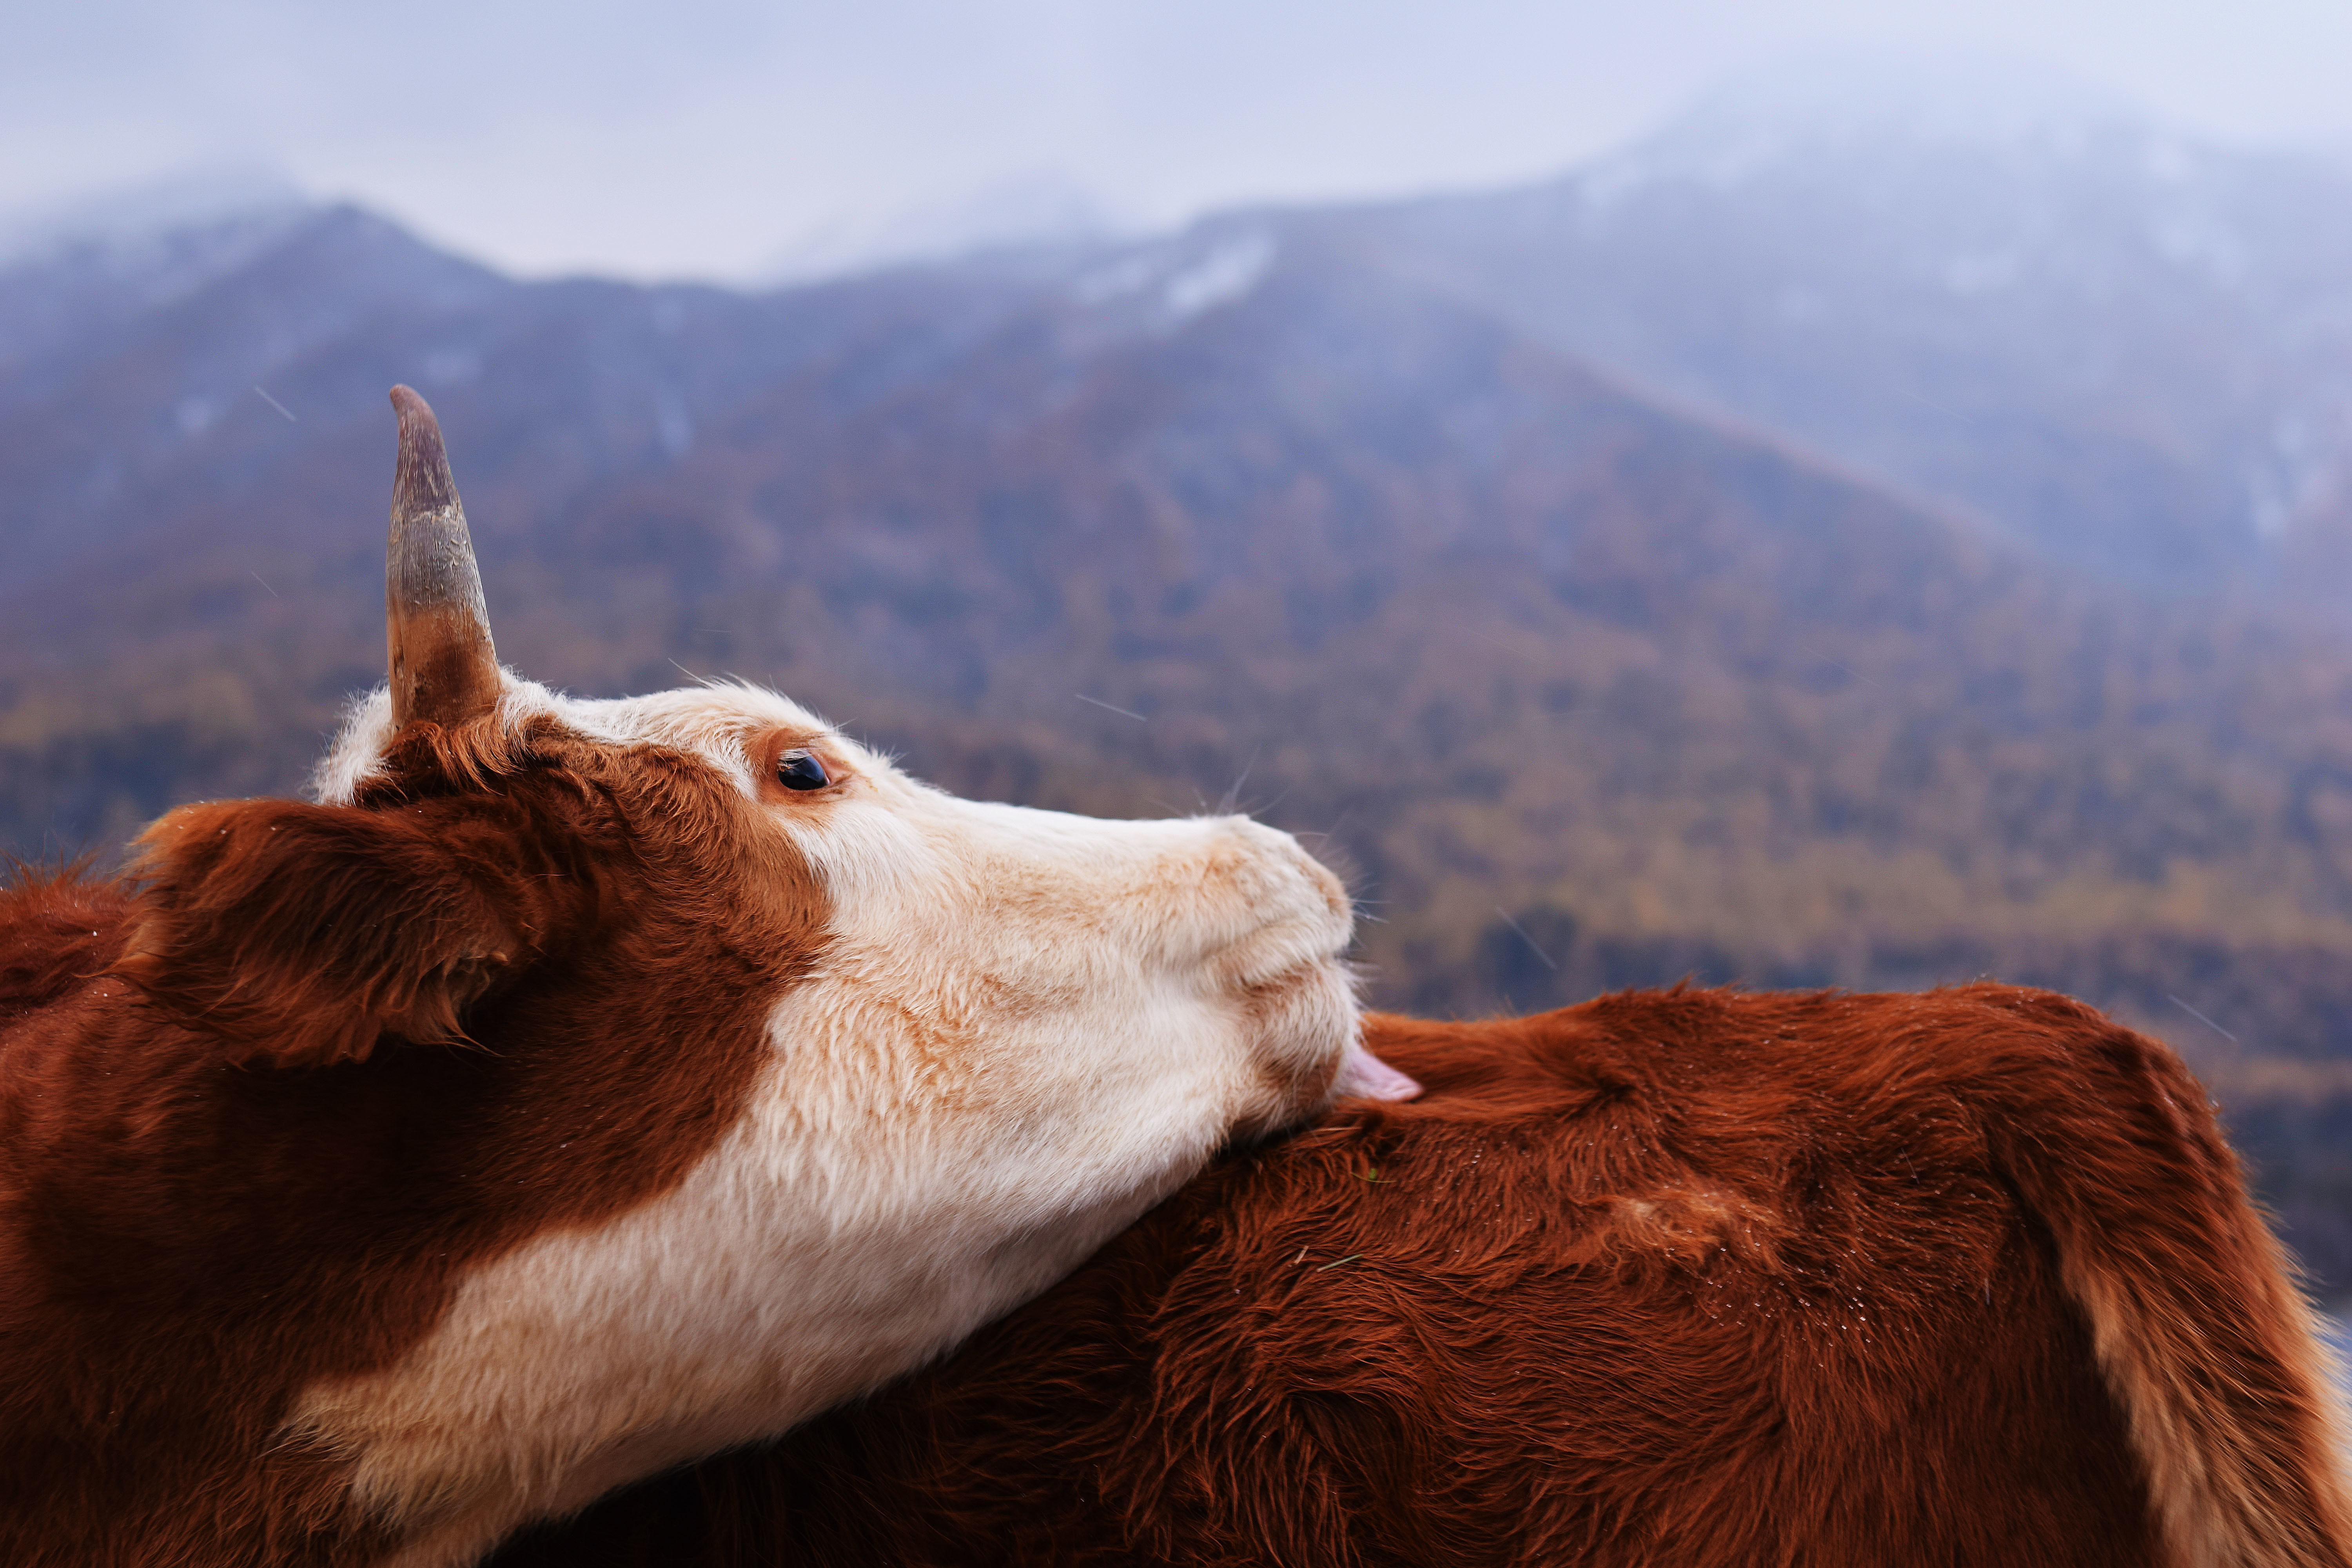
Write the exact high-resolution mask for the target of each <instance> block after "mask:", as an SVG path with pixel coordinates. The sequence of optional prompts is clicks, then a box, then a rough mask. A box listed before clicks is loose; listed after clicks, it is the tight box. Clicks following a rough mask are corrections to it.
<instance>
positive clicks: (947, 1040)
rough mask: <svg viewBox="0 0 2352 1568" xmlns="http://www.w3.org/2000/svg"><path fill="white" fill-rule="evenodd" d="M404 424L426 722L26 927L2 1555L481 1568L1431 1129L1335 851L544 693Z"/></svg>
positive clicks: (689, 705)
mask: <svg viewBox="0 0 2352 1568" xmlns="http://www.w3.org/2000/svg"><path fill="white" fill-rule="evenodd" d="M393 403H394V409H395V412H396V416H397V422H398V430H399V453H398V460H397V467H396V470H395V479H394V502H393V511H392V531H391V538H390V543H389V546H388V552H387V576H386V590H385V594H386V611H387V617H386V625H387V634H386V636H387V650H388V666H389V678H388V680H387V683H386V685H385V686H384V687H383V688H382V689H378V690H376V691H375V692H374V693H373V695H371V696H368V697H366V698H365V699H364V700H360V701H358V702H357V703H356V704H355V706H354V707H353V708H352V710H351V712H350V714H349V716H348V719H347V721H346V722H345V723H344V725H343V727H342V730H341V734H340V736H339V737H338V738H337V739H336V740H335V742H333V744H332V747H331V751H330V752H329V753H328V755H327V757H326V758H325V760H324V762H323V763H321V765H320V769H319V772H318V775H317V780H316V792H315V793H316V798H315V799H314V800H311V801H307V802H305V801H292V800H238V801H226V802H213V803H207V804H200V805H186V806H183V807H180V808H178V809H176V810H173V811H172V812H171V813H169V814H168V815H166V816H163V818H161V819H160V820H159V821H157V822H156V823H155V824H154V825H153V826H152V827H151V828H149V829H148V830H147V831H146V832H145V834H144V835H143V836H142V837H141V838H140V840H139V841H138V844H137V845H136V846H135V855H134V858H133V860H132V862H131V867H130V869H129V872H128V874H127V875H126V876H124V877H120V878H116V877H102V876H96V875H91V874H89V873H87V872H83V871H68V872H65V873H62V874H33V873H29V872H24V871H23V870H22V868H19V871H20V874H19V875H17V876H16V877H15V878H14V879H13V883H12V886H11V887H10V888H9V889H7V890H6V891H5V893H0V1563H8V1564H10V1565H12V1568H67V1565H71V1568H210V1565H215V1564H218V1565H222V1568H228V1565H235V1568H293V1565H297V1564H300V1565H308V1568H325V1565H330V1564H331V1565H334V1568H362V1565H365V1568H446V1565H453V1564H458V1563H471V1562H473V1561H476V1560H477V1559H478V1557H479V1556H480V1554H481V1553H482V1552H485V1551H486V1550H488V1548H489V1547H490V1546H491V1545H492V1544H493V1543H494V1542H496V1541H498V1540H499V1538H500V1537H501V1536H502V1535H504V1534H505V1533H507V1532H508V1531H510V1530H511V1529H512V1528H514V1527H515V1526H516V1525H518V1524H520V1523H521V1522H524V1521H530V1520H532V1519H536V1518H541V1517H544V1516H547V1515H550V1514H555V1513H561V1512H562V1511H565V1510H572V1509H576V1508H578V1507H579V1506H580V1505H582V1504H583V1503H585V1502H587V1501H588V1500H591V1499H592V1498H594V1497H596V1496H598V1495H599V1494H601V1493H603V1492H604V1491H606V1490H608V1489H611V1488H613V1487H614V1486H617V1485H619V1484H622V1483H624V1482H627V1481H631V1480H634V1479H637V1478H639V1477H642V1476H646V1475H649V1474H652V1473H655V1472H656V1471H659V1470H662V1469H663V1468H666V1467H669V1466H673V1465H675V1464H677V1463H678V1462H680V1461H682V1460H686V1459H689V1458H694V1457H696V1456H698V1455H701V1454H706V1453H709V1452H713V1451H716V1450H719V1449H721V1448H725V1447H730V1446H732V1445H738V1444H741V1443H743V1442H746V1441H748V1440H751V1439H753V1438H758V1437H761V1436H768V1435H771V1434H772V1433H775V1432H778V1431H781V1430H782V1429H784V1428H786V1427H788V1426H792V1425H793V1423H795V1422H797V1421H801V1420H803V1419H804V1418H806V1417H808V1416H809V1415H813V1414H814V1413H816V1412H818V1411H820V1410H822V1409H824V1407H826V1406H828V1405H832V1404H834V1403H835V1402H837V1401H839V1400H841V1399H843V1398H845V1397H846V1396H848V1395H851V1394H856V1393H858V1392H860V1391H862V1390H864V1389H866V1388H869V1387H871V1386H873V1385H875V1384H878V1383H881V1382H883V1381H885V1380H887V1379H888V1378H890V1377H891V1376H893V1375H895V1374H897V1373H901V1372H903V1371H905V1370H907V1369H908V1368H909V1367H912V1366H914V1365H916V1364H918V1363H921V1362H923V1361H925V1360H927V1359H929V1358H931V1357H933V1356H935V1355H937V1354H938V1353H940V1352H941V1351H943V1350H944V1349H946V1348H947V1347H949V1346H950V1345H952V1344H953V1343H955V1342H957V1341H958V1340H960V1339H961V1337H963V1336H964V1335H965V1334H967V1333H968V1332H970V1331H971V1330H972V1329H974V1328H975V1327H976V1326H978V1325H980V1324H981V1323H982V1322H984V1321H987V1320H989V1319H991V1318H992V1317H994V1316H996V1315H997V1314H999V1313H1001V1312H1002V1311H1003V1310H1005V1309H1006V1308H1008V1307H1010V1306H1012V1305H1013V1304H1014V1303H1016V1302H1018V1301H1020V1300H1024V1299H1026V1298H1027V1297H1029V1296H1031V1295H1033V1294H1034V1293H1035V1292H1036V1291H1037V1290H1039V1289H1043V1288H1044V1287H1045V1286H1046V1285H1048V1284H1050V1283H1051V1282H1052V1281H1053V1280H1055V1279H1057V1278H1059V1277H1060V1276H1061V1275H1063V1274H1064V1273H1066V1271H1067V1270H1068V1269H1069V1268H1072V1267H1074V1266H1076V1264H1077V1263H1078V1262H1079V1261H1080V1260H1081V1259H1083V1258H1085V1257H1086V1256H1087V1254H1088V1253H1090V1252H1091V1251H1093V1250H1094V1249H1095V1248H1096V1247H1098V1246H1099V1245H1100V1244H1101V1243H1102V1242H1103V1241H1104V1240H1105V1239H1106V1238H1107V1237H1110V1236H1111V1235H1113V1234H1115V1233H1116V1232H1118V1230H1119V1229H1120V1228H1122V1227H1123V1226H1126V1225H1127V1224H1128V1223H1129V1222H1130V1221H1131V1220H1133V1219H1134V1218H1135V1217H1136V1216H1137V1215H1139V1214H1141V1213H1143V1212H1144V1211H1145V1210H1146V1209H1148V1208H1149V1207H1150V1206H1151V1205H1153V1204H1154V1203H1156V1202H1158V1201H1159V1200H1160V1199H1161V1198H1162V1197H1164V1196H1165V1195H1166V1194H1168V1193H1169V1192H1170V1191H1171V1189H1173V1188H1175V1187H1176V1186H1177V1185H1179V1184H1181V1182H1182V1181H1183V1180H1185V1179H1186V1178H1188V1177H1189V1176H1191V1175H1192V1173H1194V1172H1195V1171H1196V1170H1197V1169H1198V1168H1200V1167H1201V1165H1202V1163H1203V1162H1204V1161H1206V1160H1207V1159H1209V1158H1210V1157H1211V1155H1212V1154H1213V1152H1215V1151H1216V1150H1217V1149H1219V1148H1220V1147H1222V1146H1223V1145H1226V1144H1227V1143H1229V1142H1234V1141H1235V1140H1242V1141H1246V1140H1249V1139H1251V1138H1255V1137H1259V1136H1263V1135H1265V1134H1267V1133H1270V1132H1272V1131H1276V1130H1277V1129H1280V1128H1283V1127H1285V1126H1287V1125H1289V1124H1291V1123H1293V1122H1296V1121H1298V1120H1299V1119H1300V1118H1301V1117H1303V1116H1305V1115H1307V1114H1308V1113H1310V1112H1312V1111H1314V1110H1317V1109H1318V1108H1319V1107H1321V1106H1323V1105H1324V1104H1325V1103H1326V1102H1327V1101H1328V1100H1330V1099H1331V1098H1332V1096H1333V1095H1334V1094H1335V1093H1340V1092H1347V1093H1353V1094H1374V1095H1380V1094H1387V1095H1396V1094H1409V1093H1411V1092H1412V1090H1413V1086H1412V1084H1411V1083H1410V1082H1409V1081H1408V1080H1406V1079H1403V1078H1402V1077H1401V1076H1400V1075H1398V1074H1396V1073H1394V1072H1392V1071H1390V1070H1388V1069H1385V1068H1382V1067H1381V1065H1380V1064H1379V1063H1378V1062H1377V1061H1375V1060H1373V1059H1372V1058H1370V1057H1368V1056H1367V1055H1365V1053H1364V1052H1363V1050H1362V1047H1361V1046H1360V1043H1359V1027H1358V1010H1357V1006H1356V1003H1355V1000H1354V995H1353V991H1352V984H1353V982H1352V979H1351V974H1350V972H1349V969H1348V967H1347V965H1346V964H1345V963H1344V962H1343V960H1342V957H1341V955H1342V952H1343V950H1344V949H1345V948H1346V947H1347V946H1348V944H1349V940H1350V930H1351V924H1352V914H1351V908H1350V904H1349V899H1348V897H1347V895H1346V893H1345V891H1344V889H1342V887H1341V886H1340V884H1339V881H1338V880H1337V879H1335V878H1334V877H1333V876H1332V875H1331V874H1330V873H1329V872H1328V871H1327V870H1325V869H1324V868H1322V867H1320V866H1319V865H1318V864H1317V863H1316V862H1315V861H1314V860H1313V859H1312V858H1309V857H1308V856H1307V854H1306V853H1305V852H1304V851H1303V850H1302V849H1301V848H1300V847H1298V845H1297V843H1296V842H1294V841H1293V840H1292V839H1291V838H1290V837H1287V836H1286V835H1284V834H1281V833H1278V832H1276V831H1274V830H1272V829H1269V828H1267V827H1265V826H1261V825H1259V824H1257V823H1255V822H1254V821H1251V820H1248V819H1246V818H1244V817H1239V816H1213V817H1200V818H1193V819H1189V820H1179V821H1165V822H1110V821H1095V820H1089V819H1086V818H1081V817H1076V816H1063V815H1059V814H1055V813H1050V812H1045V811H1034V810H1026V809H1021V808H1017V807H1013V806H1010V805H989V804H981V803H974V802H967V801H962V800H958V799H955V798H953V797H950V796H949V795H945V794H942V793H940V792H939V791H937V790H934V789H931V788H929V787H927V786H926V785H924V784H919V783H918V782H916V781H915V780H913V779H911V778H909V777H908V776H906V775H905V774H903V773H900V772H899V771H898V769H897V768H895V767H894V766H892V765H891V763H889V762H888V761H887V760H886V759H885V758H883V757H882V756H880V755H878V754H877V753H876V752H872V751H869V750H867V749H866V747H864V746H862V745H860V744H858V743H857V742H855V741H853V740H852V739H850V738H849V737H848V736H846V735H845V734H844V733H843V732H842V731H840V730H838V729H836V728H835V727H833V726H831V725H829V724H827V723H825V722H824V721H822V720H820V719H818V718H817V717H816V716H815V715H814V714H812V713H811V712H810V711H808V710H805V709H803V708H802V707H800V706H798V705H796V704H795V703H793V702H792V701H790V700H786V699H785V698H783V697H781V696H778V695H776V694H774V693H772V692H769V691H766V690H761V689H755V688H753V687H751V686H747V685H740V684H713V685H705V686H700V687H697V688H692V689H685V690H679V691H672V692H668V693H667V694H663V695H659V696H654V697H645V698H636V699H629V700H575V699H572V698H569V697H566V696H563V695H561V694H559V693H557V692H555V691H553V690H551V689H548V688H546V687H543V686H541V685H538V684H535V683H533V682H531V681H529V680H526V679H521V678H520V677H518V676H516V675H514V674H512V673H510V672H509V671H507V670H505V669H503V668H501V667H500V666H499V663H498V660H497V657H496V652H495V648H494V646H493V643H492V641H491V637H490V632H489V624H488V615H487V612H486V609H485V607H484V603H483V597H482V592H481V584H480V578H479V574H478V570H477V568H476V565H475V562H474V557H473V552H472V548H471V544H470V541H469V538H468V535H467V528H466V521H465V515H464V510H463V508H462V506H461V504H460V502H459V500H458V498H457V488H456V485H455V482H454V480H453V479H452V478H451V474H450V470H449V466H448V462H447V458H446V453H445V450H444V447H443V444H442V437H441V434H440V430H439V427H438V426H437V424H436V421H435V419H434V417H433V414H432V411H431V409H430V408H428V407H427V406H426V405H425V402H424V400H423V399H422V398H420V397H418V396H417V395H415V393H414V392H412V391H410V390H409V389H407V388H405V387H401V388H396V389H394V393H393Z"/></svg>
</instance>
